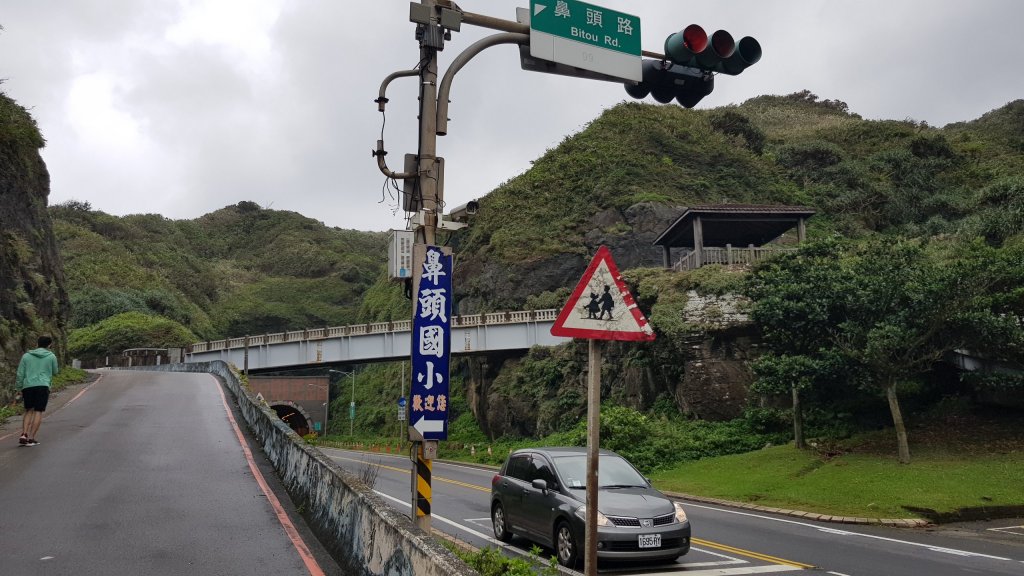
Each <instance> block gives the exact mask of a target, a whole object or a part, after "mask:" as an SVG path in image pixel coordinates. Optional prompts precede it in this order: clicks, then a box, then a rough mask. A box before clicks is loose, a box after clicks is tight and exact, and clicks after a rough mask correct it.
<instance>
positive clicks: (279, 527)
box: [0, 371, 340, 576]
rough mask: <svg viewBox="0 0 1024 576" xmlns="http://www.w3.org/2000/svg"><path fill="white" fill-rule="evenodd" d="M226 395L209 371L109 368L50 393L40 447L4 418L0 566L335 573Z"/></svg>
mask: <svg viewBox="0 0 1024 576" xmlns="http://www.w3.org/2000/svg"><path fill="white" fill-rule="evenodd" d="M230 398H231V396H230V393H228V392H224V391H222V387H221V385H220V383H219V382H218V381H217V380H216V379H215V378H214V377H213V376H210V375H207V374H179V373H165V372H117V371H114V372H104V373H103V375H102V377H101V378H100V380H98V381H96V382H94V383H92V384H90V385H87V386H79V387H76V389H74V390H71V391H65V392H62V393H61V394H60V395H59V396H57V397H54V398H51V404H50V406H49V408H48V410H47V411H46V418H45V420H44V421H43V424H42V427H41V429H40V431H39V438H38V439H39V441H40V442H41V444H40V445H39V446H36V447H19V446H18V443H17V437H18V434H19V433H20V419H13V420H12V422H9V423H8V424H7V425H6V426H5V427H4V429H3V430H0V574H3V575H4V576H39V575H50V574H67V575H74V576H93V575H96V576H100V575H102V576H137V575H139V574H146V575H164V574H166V575H168V576H170V575H181V574H196V575H201V574H202V575H204V574H218V575H229V574H239V575H242V574H244V575H251V574H329V575H334V574H339V573H340V571H339V570H338V567H337V565H336V564H334V563H333V561H332V560H331V559H330V557H329V556H328V555H327V554H326V553H325V552H324V551H323V550H322V549H321V548H320V547H319V544H318V543H317V542H316V540H315V538H314V537H312V536H311V535H310V534H309V532H308V529H307V528H306V526H305V525H304V524H303V521H302V518H301V517H299V516H298V515H297V514H295V512H294V506H293V505H292V503H291V501H290V500H289V499H288V496H287V494H286V493H285V492H284V490H283V489H282V488H281V486H280V484H279V482H278V480H277V477H276V476H275V475H274V473H273V470H272V469H271V468H270V467H269V465H268V464H267V463H266V460H265V459H264V458H263V457H262V454H261V452H260V450H259V448H258V447H256V448H253V447H250V446H249V445H248V444H249V442H250V439H249V437H248V434H247V433H246V432H244V423H243V424H242V426H241V428H242V431H241V432H239V431H236V426H235V425H234V422H241V420H240V419H239V417H238V415H237V413H236V412H234V409H233V408H230V406H232V404H231V403H230V402H228V401H227V400H226V399H230ZM233 412H234V413H233ZM233 421H234V422H233ZM247 448H248V451H247V450H246V449H247ZM247 452H248V454H247Z"/></svg>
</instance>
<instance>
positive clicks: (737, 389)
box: [463, 271, 760, 438]
mask: <svg viewBox="0 0 1024 576" xmlns="http://www.w3.org/2000/svg"><path fill="white" fill-rule="evenodd" d="M660 274H663V275H664V276H665V277H671V276H673V275H680V273H673V272H667V271H666V272H663V273H660ZM749 304H750V302H749V300H748V299H746V298H745V297H743V296H739V295H736V294H732V293H726V294H722V295H716V294H701V293H700V292H698V291H697V290H688V291H686V292H685V303H684V304H683V305H681V306H679V308H678V310H677V311H675V312H672V313H669V314H671V315H672V316H674V318H672V319H665V318H664V317H663V318H662V319H663V320H664V321H665V322H666V323H669V322H671V321H672V320H675V321H677V322H678V324H679V325H680V326H682V327H683V330H684V331H685V333H686V335H685V336H684V337H678V336H677V337H664V335H663V337H662V338H661V339H660V340H656V341H655V342H653V343H647V344H637V343H607V344H605V347H604V353H603V359H604V364H603V366H602V381H601V398H602V401H603V402H611V403H615V404H619V405H624V406H628V407H630V408H634V409H636V410H639V411H644V412H650V411H655V412H657V411H659V410H665V409H668V410H671V411H673V412H674V411H676V410H678V411H679V412H682V413H684V414H687V415H689V416H691V417H694V418H701V419H705V420H728V419H732V418H737V417H739V416H741V415H742V414H743V411H744V409H745V408H746V407H747V406H748V394H749V387H750V384H751V382H752V380H753V374H752V373H751V370H750V361H751V360H752V359H753V358H755V357H756V356H757V355H758V354H759V353H760V347H759V336H758V334H757V331H756V329H755V328H754V326H753V324H752V323H751V321H750V319H749V317H748V316H747V314H746V310H747V309H748V307H749ZM463 374H464V376H465V379H466V383H467V385H466V391H467V401H468V403H469V406H470V409H471V410H472V411H473V414H474V415H475V416H476V418H477V420H478V421H479V422H480V427H481V429H482V430H484V432H485V433H486V434H487V435H488V436H489V437H491V438H500V437H503V436H522V437H538V436H544V435H547V434H551V433H553V432H559V431H565V430H567V429H569V428H571V427H572V426H574V425H575V424H576V423H577V422H579V421H580V419H581V418H583V417H584V416H585V414H586V393H587V344H586V342H585V341H576V342H573V343H572V344H568V345H564V346H560V347H558V348H535V349H533V350H531V351H530V352H529V353H528V354H527V356H526V357H525V358H524V357H520V356H518V355H500V354H493V355H489V356H488V357H486V358H474V359H469V360H466V361H465V369H464V372H463Z"/></svg>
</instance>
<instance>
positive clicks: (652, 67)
mask: <svg viewBox="0 0 1024 576" xmlns="http://www.w3.org/2000/svg"><path fill="white" fill-rule="evenodd" d="M714 89H715V77H714V76H713V75H712V74H710V73H707V72H703V71H701V70H698V69H696V68H691V67H688V66H679V65H676V64H672V63H670V62H666V61H664V60H644V62H643V80H642V81H640V82H639V83H637V84H632V83H629V84H626V93H627V94H629V95H630V96H632V97H633V98H637V99H643V98H646V97H647V95H648V94H650V95H651V96H652V97H653V98H654V99H655V100H657V101H658V102H661V103H662V104H668V103H669V102H671V101H672V99H673V98H674V99H675V100H676V102H679V103H680V104H681V105H683V106H685V107H686V108H693V107H694V106H696V105H697V103H698V102H700V101H701V99H702V98H704V97H705V96H707V95H708V94H711V92H712V91H713V90H714Z"/></svg>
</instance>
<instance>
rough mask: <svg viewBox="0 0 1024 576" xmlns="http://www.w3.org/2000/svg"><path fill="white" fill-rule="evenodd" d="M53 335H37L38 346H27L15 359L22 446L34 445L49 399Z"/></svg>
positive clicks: (53, 370)
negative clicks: (22, 410)
mask: <svg viewBox="0 0 1024 576" xmlns="http://www.w3.org/2000/svg"><path fill="white" fill-rule="evenodd" d="M52 343H53V339H52V338H50V337H49V336H40V337H39V347H38V348H36V349H35V350H29V351H28V352H26V353H25V355H24V356H22V357H21V362H20V363H18V379H17V386H18V390H19V391H21V397H22V400H23V401H24V403H25V416H23V417H22V419H21V438H18V444H20V445H22V446H38V445H39V442H36V433H38V432H39V425H40V424H42V422H43V412H45V411H46V403H47V402H48V401H49V400H50V381H51V380H52V379H53V377H54V376H56V375H57V372H58V371H59V368H58V367H57V357H56V356H54V355H53V352H50V344H52Z"/></svg>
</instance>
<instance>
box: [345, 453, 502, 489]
mask: <svg viewBox="0 0 1024 576" xmlns="http://www.w3.org/2000/svg"><path fill="white" fill-rule="evenodd" d="M332 458H334V459H336V460H348V461H349V462H358V463H360V464H369V465H371V466H376V467H378V468H383V469H385V470H391V471H393V472H401V473H402V474H412V471H411V470H409V469H407V468H396V467H394V466H388V465H387V464H381V463H380V462H371V461H369V460H359V459H357V458H345V457H343V456H332ZM431 480H437V481H438V482H447V483H448V484H454V485H456V486H462V487H463V488H470V489H472V490H479V491H480V492H487V493H490V492H491V489H490V487H484V486H477V485H476V484H468V483H466V482H460V481H458V480H452V479H451V478H444V477H443V476H431Z"/></svg>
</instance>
